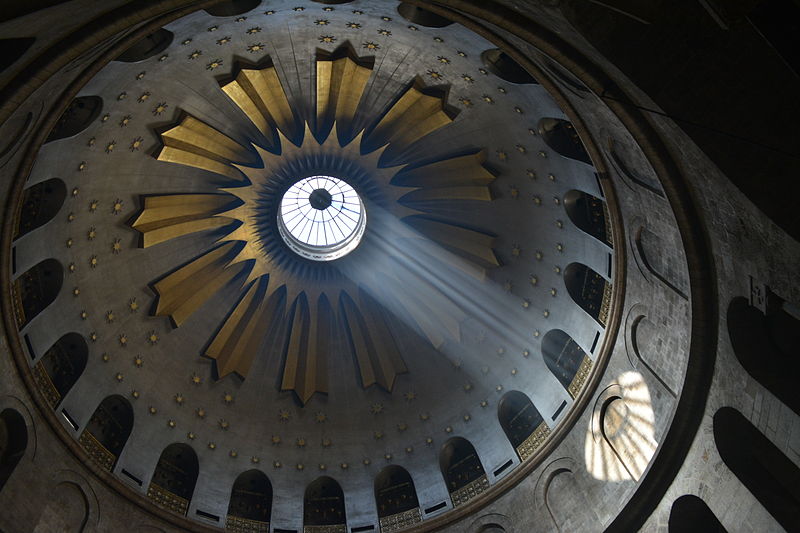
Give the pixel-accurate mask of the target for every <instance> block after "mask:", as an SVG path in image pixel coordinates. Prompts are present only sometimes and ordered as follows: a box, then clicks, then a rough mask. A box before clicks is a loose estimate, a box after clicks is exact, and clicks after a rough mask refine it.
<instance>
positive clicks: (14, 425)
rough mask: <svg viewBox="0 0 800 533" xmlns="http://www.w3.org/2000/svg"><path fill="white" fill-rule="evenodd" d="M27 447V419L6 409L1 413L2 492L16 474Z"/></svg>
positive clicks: (0, 456)
mask: <svg viewBox="0 0 800 533" xmlns="http://www.w3.org/2000/svg"><path fill="white" fill-rule="evenodd" d="M27 447H28V428H27V426H26V425H25V419H24V418H22V415H21V414H19V412H17V411H15V410H14V409H4V410H3V412H1V413H0V491H2V490H3V487H5V485H6V482H8V480H9V478H10V477H11V474H13V473H14V469H15V468H17V465H18V464H19V461H20V459H22V456H23V455H24V454H25V449H26V448H27Z"/></svg>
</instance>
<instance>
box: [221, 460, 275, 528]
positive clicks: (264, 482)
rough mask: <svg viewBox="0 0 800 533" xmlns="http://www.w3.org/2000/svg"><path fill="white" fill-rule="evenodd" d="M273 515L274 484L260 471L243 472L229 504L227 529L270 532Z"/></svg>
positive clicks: (236, 482)
mask: <svg viewBox="0 0 800 533" xmlns="http://www.w3.org/2000/svg"><path fill="white" fill-rule="evenodd" d="M271 515H272V484H271V483H270V482H269V479H268V478H267V476H266V474H264V473H263V472H261V471H260V470H248V471H247V472H242V473H241V474H239V477H237V478H236V481H235V482H234V484H233V490H231V501H230V503H229V504H228V519H227V521H226V522H225V527H226V529H229V530H231V531H252V532H253V533H260V532H262V531H265V532H268V531H269V521H270V517H271Z"/></svg>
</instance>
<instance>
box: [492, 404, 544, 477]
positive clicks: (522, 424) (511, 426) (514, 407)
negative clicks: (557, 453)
mask: <svg viewBox="0 0 800 533" xmlns="http://www.w3.org/2000/svg"><path fill="white" fill-rule="evenodd" d="M497 419H498V420H499V421H500V426H501V427H502V428H503V431H505V433H506V437H508V440H509V441H510V442H511V445H512V446H513V447H514V449H515V450H517V454H518V455H519V457H520V459H522V460H523V461H524V460H525V459H527V458H528V457H530V456H531V455H533V452H534V451H536V449H537V448H538V447H539V446H541V444H542V442H543V441H544V439H545V438H546V437H547V435H548V434H549V433H550V430H549V428H548V427H547V424H545V423H544V418H543V417H542V415H541V414H539V411H538V410H537V409H536V407H535V406H534V405H533V402H532V401H531V399H530V398H528V395H527V394H524V393H522V392H520V391H516V390H513V391H509V392H507V393H506V394H505V395H504V396H503V397H502V398H501V399H500V403H499V404H498V406H497Z"/></svg>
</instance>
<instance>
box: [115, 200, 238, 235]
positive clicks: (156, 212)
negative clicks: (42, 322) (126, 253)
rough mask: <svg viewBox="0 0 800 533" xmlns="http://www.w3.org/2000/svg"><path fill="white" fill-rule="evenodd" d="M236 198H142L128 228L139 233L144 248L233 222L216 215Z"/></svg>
mask: <svg viewBox="0 0 800 533" xmlns="http://www.w3.org/2000/svg"><path fill="white" fill-rule="evenodd" d="M236 202H237V199H236V198H235V197H232V196H229V195H227V194H170V195H164V196H145V197H143V199H142V203H143V209H142V212H141V214H140V215H139V216H138V217H136V220H134V221H133V223H132V224H131V226H132V227H133V228H134V229H136V230H138V231H139V232H140V233H141V234H142V247H143V248H147V247H148V246H153V245H154V244H159V243H162V242H164V241H168V240H170V239H174V238H176V237H180V236H182V235H188V234H189V233H194V232H197V231H203V230H207V229H214V228H219V227H222V226H226V225H228V224H231V223H232V222H234V220H233V219H231V218H227V217H219V216H215V215H217V214H218V213H221V212H223V211H226V210H228V209H230V208H231V207H232V206H233V205H234V204H236Z"/></svg>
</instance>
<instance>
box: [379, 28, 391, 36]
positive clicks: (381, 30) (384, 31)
mask: <svg viewBox="0 0 800 533" xmlns="http://www.w3.org/2000/svg"><path fill="white" fill-rule="evenodd" d="M378 34H380V35H383V36H385V37H388V36H389V35H391V34H392V32H390V31H389V30H384V29H383V28H381V29H379V30H378Z"/></svg>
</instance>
